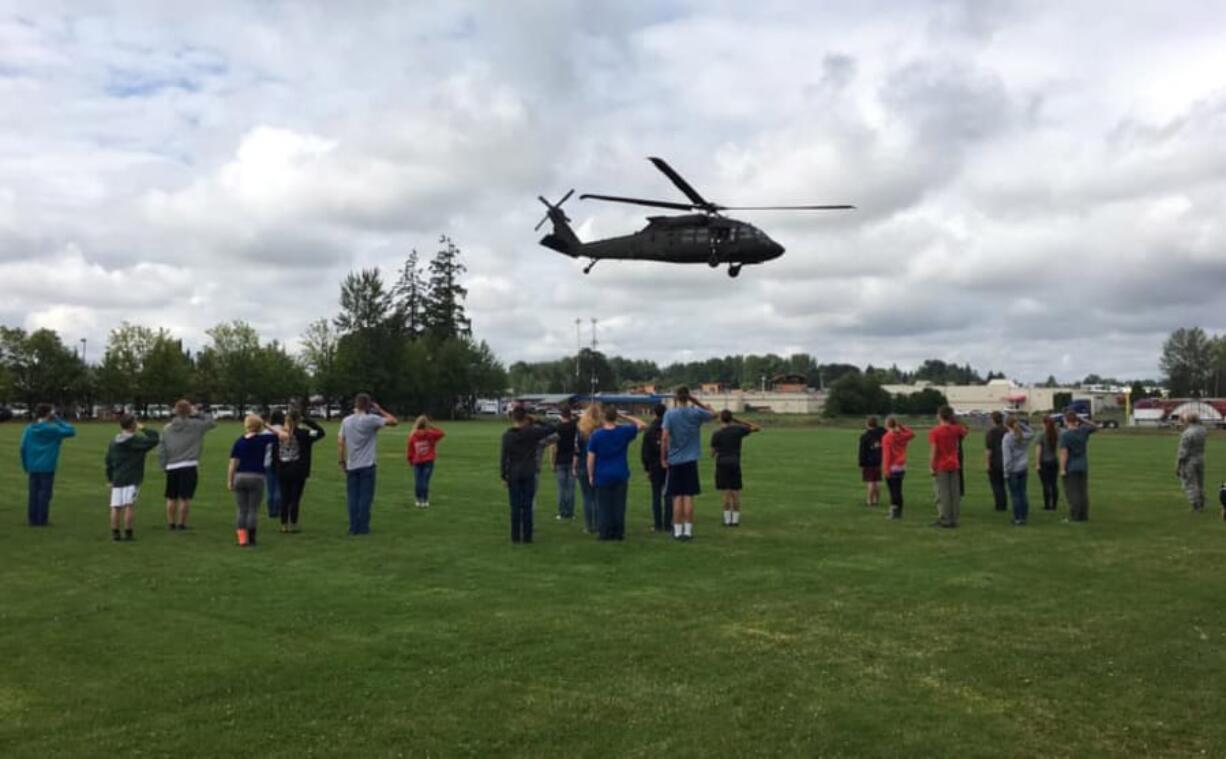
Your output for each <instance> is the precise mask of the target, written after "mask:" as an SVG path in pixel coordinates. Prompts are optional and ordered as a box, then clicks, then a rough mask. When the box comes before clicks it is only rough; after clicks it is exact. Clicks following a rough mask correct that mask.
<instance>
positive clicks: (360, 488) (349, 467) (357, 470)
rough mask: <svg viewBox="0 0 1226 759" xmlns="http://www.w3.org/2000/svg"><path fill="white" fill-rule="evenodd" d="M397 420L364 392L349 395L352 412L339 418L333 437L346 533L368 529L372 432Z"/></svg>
mask: <svg viewBox="0 0 1226 759" xmlns="http://www.w3.org/2000/svg"><path fill="white" fill-rule="evenodd" d="M399 423H400V422H399V420H398V419H396V417H394V416H392V415H391V414H389V413H387V412H386V411H384V410H383V409H382V408H380V406H379V404H377V403H375V402H374V401H372V400H371V399H370V396H369V395H367V394H366V393H358V395H357V396H356V397H355V398H354V399H353V413H352V414H350V415H349V416H347V417H345V418H344V419H343V420H342V421H341V431H340V435H339V436H338V437H337V439H336V447H337V456H338V458H339V459H340V465H341V468H342V469H344V470H345V494H346V498H347V501H348V507H349V534H350V535H366V534H367V533H369V532H370V512H371V506H372V505H373V504H374V500H375V462H376V460H377V454H378V451H377V449H376V447H375V442H376V441H375V435H376V434H378V432H379V430H380V429H382V428H383V427H395V426H396V425H397V424H399Z"/></svg>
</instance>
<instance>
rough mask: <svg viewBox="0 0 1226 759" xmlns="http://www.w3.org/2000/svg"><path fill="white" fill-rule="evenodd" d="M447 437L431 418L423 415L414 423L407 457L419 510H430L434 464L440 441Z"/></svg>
mask: <svg viewBox="0 0 1226 759" xmlns="http://www.w3.org/2000/svg"><path fill="white" fill-rule="evenodd" d="M446 436H447V433H445V432H443V431H442V430H441V429H439V428H438V427H437V426H435V424H434V422H432V421H430V417H428V416H426V415H425V414H422V415H421V416H419V417H417V421H415V422H413V432H412V433H411V434H410V435H409V442H408V444H407V448H408V450H407V451H406V456H407V458H408V460H409V466H411V467H413V497H414V500H415V501H416V502H417V508H419V509H428V508H430V478H431V477H433V476H434V462H435V460H436V459H437V458H438V450H437V449H438V441H440V440H442V439H443V438H444V437H446Z"/></svg>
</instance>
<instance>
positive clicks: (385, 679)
mask: <svg viewBox="0 0 1226 759" xmlns="http://www.w3.org/2000/svg"><path fill="white" fill-rule="evenodd" d="M327 426H328V429H329V431H330V433H331V432H333V431H334V429H335V424H329V425H327ZM500 429H501V427H498V426H495V425H491V424H478V423H470V424H452V425H448V426H447V430H448V433H449V435H448V438H447V439H446V440H444V441H443V443H442V444H441V446H440V461H439V465H438V469H437V471H436V475H435V484H434V489H433V491H434V492H433V496H432V501H433V507H432V508H431V509H430V510H429V511H427V512H422V511H418V510H416V509H413V508H411V507H406V504H407V503H409V502H410V501H411V499H412V492H411V490H410V486H409V476H408V473H407V469H406V467H405V466H404V465H403V463H402V451H403V443H404V435H403V433H401V432H400V431H394V432H392V433H390V434H385V435H384V436H383V439H382V443H381V464H380V474H379V477H380V480H379V490H378V498H377V500H376V504H375V512H374V520H373V533H372V534H371V535H370V536H366V537H359V538H349V537H346V536H345V534H344V533H345V527H346V519H345V507H344V498H343V483H342V480H341V477H340V475H339V472H338V471H337V469H336V466H335V463H334V452H333V450H332V448H331V446H332V443H331V442H330V441H329V442H325V443H323V444H321V447H320V448H318V449H317V454H316V468H315V478H314V479H313V480H312V482H311V484H310V485H309V486H308V488H307V494H306V500H305V503H304V507H303V514H304V516H303V520H304V521H303V527H304V531H303V532H302V533H301V534H299V535H291V536H283V535H280V534H277V533H276V532H275V530H273V529H272V528H271V523H268V522H266V523H265V525H266V526H265V528H264V530H263V532H262V535H261V545H260V546H259V548H257V549H255V550H240V549H237V548H235V547H234V546H233V545H232V543H233V532H232V531H231V529H230V523H231V520H232V518H233V506H232V504H231V501H230V499H229V496H228V494H227V493H226V492H225V490H224V467H225V455H226V452H227V451H228V449H229V444H230V442H231V440H232V439H233V437H234V435H236V434H237V427H229V428H225V429H222V430H218V431H216V432H214V433H212V434H211V436H210V438H209V440H208V444H207V446H206V448H207V456H206V457H207V460H206V462H205V466H204V468H203V469H202V479H201V493H200V497H199V500H198V501H197V504H196V510H195V512H194V514H193V520H192V521H193V526H194V529H193V530H191V531H189V532H187V533H169V532H167V531H166V530H165V528H164V517H163V513H162V512H163V509H162V505H161V503H160V494H161V486H162V478H161V475H160V473H156V472H154V473H153V474H152V476H151V478H150V480H149V482H148V483H147V485H146V492H145V493H144V494H143V495H142V496H141V501H140V505H139V506H138V509H137V539H136V541H135V542H133V543H131V544H112V543H111V541H110V535H109V530H108V529H107V525H106V517H107V508H106V495H107V494H106V489H105V488H106V484H105V481H104V478H103V462H102V459H103V453H104V449H105V443H106V440H107V439H108V438H109V436H110V435H111V434H112V432H113V429H112V428H111V427H110V426H90V427H85V428H84V429H82V430H81V434H80V435H79V436H78V438H76V439H75V440H71V441H68V443H67V444H66V445H65V448H64V454H63V458H62V461H61V470H60V476H59V477H58V479H57V482H56V497H55V501H54V503H53V505H52V509H51V521H52V527H50V528H49V529H45V530H35V529H29V528H26V527H25V526H24V522H25V481H24V476H23V475H22V474H21V472H20V468H19V466H18V462H17V453H16V448H17V440H18V437H19V435H20V432H21V429H20V427H19V426H16V425H13V424H8V425H0V448H2V450H3V451H4V453H3V466H0V493H2V494H3V500H2V503H3V504H4V507H3V511H2V512H0V525H2V526H3V529H0V651H3V652H4V654H5V662H4V665H3V666H0V755H3V756H6V757H11V756H37V757H47V756H74V757H75V756H90V755H92V756H104V755H105V756H116V755H131V754H142V755H151V756H189V755H210V756H237V755H249V756H251V755H270V756H286V757H296V756H302V755H346V756H394V755H405V756H427V755H433V756H439V755H442V756H451V755H472V756H491V755H520V756H547V757H575V756H593V757H597V756H600V757H603V756H644V757H659V756H676V755H681V756H701V757H715V756H745V755H793V756H806V757H807V756H865V755H869V756H947V757H969V756H1018V757H1033V756H1069V757H1084V756H1144V755H1172V756H1177V755H1197V756H1199V755H1207V756H1223V755H1226V720H1223V712H1224V710H1226V695H1223V694H1224V684H1226V579H1224V578H1223V567H1224V566H1226V523H1223V521H1222V520H1221V519H1220V518H1219V516H1218V511H1217V508H1216V506H1213V507H1212V510H1211V511H1209V512H1207V513H1205V514H1201V515H1195V514H1191V513H1189V511H1188V508H1187V505H1186V503H1185V502H1184V501H1183V497H1182V493H1181V491H1180V489H1179V487H1178V484H1177V481H1176V480H1175V478H1174V476H1173V468H1174V462H1173V458H1174V444H1175V439H1174V437H1173V435H1170V434H1152V435H1132V434H1124V433H1112V432H1104V433H1102V434H1099V435H1097V436H1095V439H1094V440H1093V441H1092V443H1091V447H1090V448H1091V451H1090V453H1091V469H1092V481H1091V492H1092V506H1091V521H1090V522H1089V523H1088V524H1085V525H1069V524H1063V523H1061V521H1060V516H1062V515H1063V514H1060V515H1053V514H1051V513H1045V512H1043V511H1042V510H1041V498H1040V497H1039V495H1038V486H1037V482H1036V481H1034V478H1032V482H1031V485H1032V487H1031V492H1032V509H1036V510H1035V511H1032V520H1031V525H1030V526H1029V527H1025V528H1011V527H1010V526H1009V525H1008V520H1007V518H1005V517H1004V516H1001V515H998V514H997V513H996V512H994V511H992V509H991V506H990V505H989V503H988V499H989V497H988V488H987V483H986V478H985V477H983V476H982V475H981V474H980V473H979V471H978V467H976V469H975V471H973V472H971V474H970V476H969V481H968V494H967V499H966V501H965V503H964V506H963V527H962V528H961V529H959V530H956V531H955V530H933V529H930V528H929V527H928V525H929V523H930V522H931V521H932V517H933V513H932V507H931V505H930V502H931V497H930V492H929V487H930V486H929V483H928V478H927V477H926V476H924V471H923V469H924V467H923V462H924V461H926V449H925V444H924V442H923V441H922V440H918V441H917V442H916V443H915V444H913V445H912V451H911V458H912V462H913V464H917V465H916V466H914V467H913V469H914V471H913V473H912V475H911V477H912V479H911V480H910V481H909V483H908V487H907V497H908V499H909V504H908V510H907V514H906V518H905V520H904V521H903V522H901V523H891V522H888V521H887V520H885V519H884V518H883V514H882V512H881V511H880V510H869V509H867V508H865V507H864V506H862V505H860V504H861V490H860V488H861V486H860V484H859V482H858V471H857V470H856V469H855V467H854V466H853V465H854V463H855V460H854V454H855V440H856V432H855V431H853V430H839V429H803V428H786V429H784V428H781V429H777V430H767V431H766V432H765V433H763V434H762V435H760V436H756V437H754V438H752V439H750V440H749V441H747V442H746V446H745V448H746V462H745V468H746V487H747V490H746V495H745V517H744V525H743V526H742V527H741V528H740V529H739V530H726V529H722V528H721V527H720V525H719V522H720V518H719V513H718V500H717V496H716V495H715V494H714V493H713V492H711V491H708V493H707V494H704V495H703V496H701V497H700V498H699V501H698V523H697V527H696V530H695V534H696V539H695V541H694V542H693V543H690V544H688V545H682V544H675V543H673V542H672V541H671V540H669V539H666V538H663V537H660V536H656V535H653V534H651V533H650V532H649V530H648V528H649V526H650V514H649V509H648V507H647V499H646V490H645V484H644V480H643V478H642V476H641V475H639V474H637V473H636V476H635V481H634V483H633V488H632V491H631V492H632V495H631V507H630V516H629V525H628V533H629V537H628V539H627V541H626V542H625V543H623V544H606V543H597V542H594V541H593V540H590V539H588V538H587V537H586V536H585V535H583V534H582V531H581V520H577V522H575V523H567V524H559V523H557V522H555V521H554V520H553V518H552V514H553V508H552V501H553V496H554V488H553V485H552V482H548V484H543V487H542V491H543V492H542V493H541V495H540V497H539V498H538V504H539V506H538V509H537V523H538V530H537V533H538V535H537V542H536V543H535V544H534V545H532V546H512V545H510V544H509V541H508V539H507V506H506V502H505V495H504V493H503V490H502V488H501V487H500V484H499V482H498V479H497V475H496V472H497V469H496V451H497V444H498V432H499V431H500ZM980 435H981V433H973V437H972V441H973V444H972V445H970V446H969V447H968V454H973V456H970V457H968V458H971V460H972V461H974V462H978V461H980V458H979V447H980V442H979V441H980V439H981V438H980ZM920 437H921V438H922V437H923V435H921V436H920ZM1224 449H1226V438H1222V437H1220V436H1215V437H1214V439H1212V440H1211V441H1210V456H1211V458H1210V470H1209V472H1210V479H1211V484H1212V485H1214V486H1215V487H1213V491H1216V483H1217V482H1218V479H1219V478H1221V477H1222V476H1223V475H1226V471H1224V470H1223V469H1222V467H1221V465H1220V464H1219V463H1218V462H1220V461H1221V460H1222V459H1221V458H1220V456H1219V455H1218V451H1219V450H1224ZM633 453H634V455H635V456H637V445H636V446H635V448H634V451H633ZM151 463H152V461H151ZM151 469H156V465H153V466H151ZM711 476H712V472H711V467H710V466H709V465H705V466H704V471H703V486H704V488H705V487H709V485H710V483H711ZM546 479H547V480H548V478H546ZM1212 500H1213V501H1214V502H1216V492H1213V493H1212ZM1035 502H1038V506H1037V507H1035V506H1033V504H1034V503H1035Z"/></svg>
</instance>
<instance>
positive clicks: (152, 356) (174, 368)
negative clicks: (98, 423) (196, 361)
mask: <svg viewBox="0 0 1226 759" xmlns="http://www.w3.org/2000/svg"><path fill="white" fill-rule="evenodd" d="M193 369H194V367H193V366H192V360H191V357H190V356H188V354H187V353H186V352H185V351H184V350H183V343H182V341H180V340H177V339H175V338H173V337H171V336H170V333H169V332H167V331H166V330H165V329H159V330H158V331H157V334H156V335H155V336H154V339H153V345H152V346H150V348H149V352H148V353H147V354H146V355H145V360H144V365H143V366H142V367H141V370H140V375H139V377H138V382H137V384H138V386H139V387H140V389H141V393H142V394H143V396H144V397H145V398H148V399H150V400H152V401H155V402H158V403H164V404H167V405H169V404H172V403H174V402H175V401H176V400H178V399H179V398H182V397H183V396H185V395H186V394H187V392H188V390H189V389H190V388H191V384H192V372H193Z"/></svg>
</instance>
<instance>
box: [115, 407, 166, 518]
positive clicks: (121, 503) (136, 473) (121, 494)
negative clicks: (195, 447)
mask: <svg viewBox="0 0 1226 759" xmlns="http://www.w3.org/2000/svg"><path fill="white" fill-rule="evenodd" d="M157 445H158V434H157V433H156V432H154V431H153V430H147V429H145V428H144V427H142V426H141V425H140V424H138V423H137V421H136V417H134V416H132V415H131V414H124V415H123V416H121V417H120V418H119V434H118V435H116V436H115V439H114V440H112V441H111V444H110V445H109V446H108V447H107V449H106V481H107V482H108V483H109V484H110V487H111V540H116V541H117V540H119V522H120V518H121V517H122V520H123V528H124V530H123V538H124V540H131V539H132V507H133V506H135V505H136V496H137V493H139V492H140V485H141V483H142V482H144V480H145V456H146V455H148V453H149V451H152V450H153V449H154V448H156V447H157Z"/></svg>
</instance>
